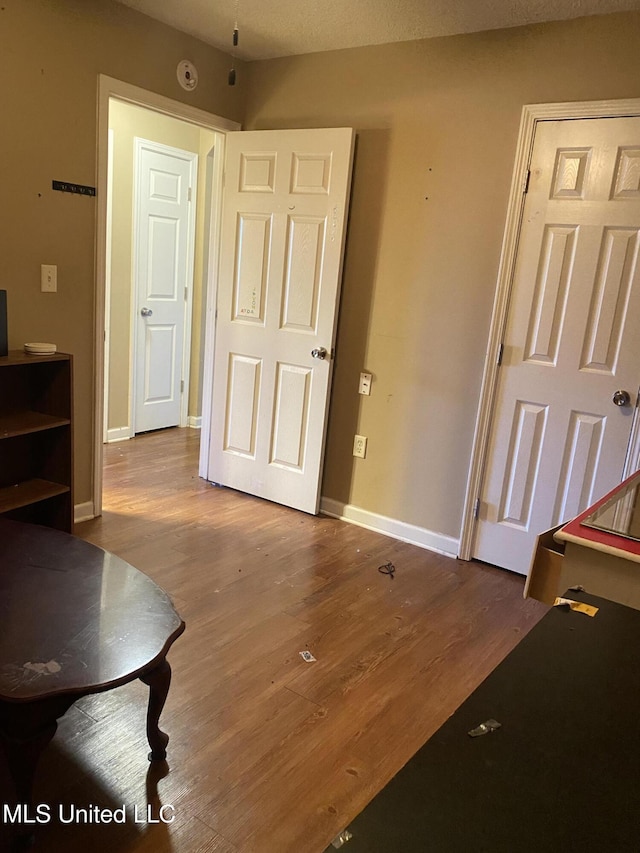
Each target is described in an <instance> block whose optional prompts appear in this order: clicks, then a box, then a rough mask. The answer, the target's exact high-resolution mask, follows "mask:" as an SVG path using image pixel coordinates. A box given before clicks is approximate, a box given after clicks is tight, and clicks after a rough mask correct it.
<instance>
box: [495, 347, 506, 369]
mask: <svg viewBox="0 0 640 853" xmlns="http://www.w3.org/2000/svg"><path fill="white" fill-rule="evenodd" d="M503 355H504V343H502V344H500V346H499V348H498V358H497V361H496V363H497V365H498V367H500V365H501V364H502V356H503Z"/></svg>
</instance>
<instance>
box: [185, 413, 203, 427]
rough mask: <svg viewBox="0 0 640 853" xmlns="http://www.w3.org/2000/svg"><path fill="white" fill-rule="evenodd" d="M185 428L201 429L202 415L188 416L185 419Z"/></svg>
mask: <svg viewBox="0 0 640 853" xmlns="http://www.w3.org/2000/svg"><path fill="white" fill-rule="evenodd" d="M187 426H188V427H191V428H192V429H202V415H197V416H195V415H189V417H188V418H187Z"/></svg>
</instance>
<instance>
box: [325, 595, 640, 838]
mask: <svg viewBox="0 0 640 853" xmlns="http://www.w3.org/2000/svg"><path fill="white" fill-rule="evenodd" d="M568 597H571V598H574V599H578V600H581V601H585V602H588V603H592V604H595V605H596V606H598V607H599V608H600V610H599V611H598V613H597V614H596V616H595V617H593V618H591V617H589V616H585V615H584V614H582V613H576V612H572V611H568V610H566V609H564V608H562V609H561V608H551V610H550V611H549V613H548V614H547V615H546V616H545V617H544V618H543V619H542V620H541V621H540V622H539V623H538V625H536V627H535V628H533V630H532V631H531V632H530V633H529V634H528V635H527V636H526V637H525V638H524V639H523V640H522V641H521V642H520V644H519V645H518V646H517V647H516V648H515V649H514V651H513V652H512V653H511V654H510V655H509V656H508V657H507V658H506V659H505V660H504V661H503V662H502V663H501V664H500V665H499V666H498V667H497V668H496V669H495V670H494V672H493V673H491V675H490V676H489V677H488V678H487V679H486V680H485V681H484V682H483V683H482V684H481V685H480V687H478V689H477V690H476V691H475V692H474V693H473V694H472V695H471V696H470V697H469V699H467V701H466V702H464V703H463V705H461V706H460V708H459V709H458V710H457V711H456V712H455V714H454V715H453V716H452V717H450V718H449V720H447V722H446V723H445V724H444V725H443V726H442V727H441V728H440V729H439V730H438V731H437V732H436V734H435V735H434V736H433V737H432V738H431V739H430V740H429V741H428V742H427V743H426V744H425V746H424V747H422V749H421V750H420V751H419V752H418V753H417V754H416V755H415V756H414V757H413V758H412V759H411V761H409V763H408V764H407V765H406V766H405V767H404V768H403V769H402V770H401V771H400V772H399V773H398V775H397V776H395V777H394V778H393V779H392V780H391V782H390V783H389V784H388V785H387V786H386V788H384V789H383V790H382V791H381V793H380V794H379V795H378V796H377V797H376V798H375V799H374V800H373V801H372V802H371V803H370V804H369V806H367V808H366V809H365V810H364V811H363V812H362V813H361V814H360V815H359V816H358V817H357V818H356V820H355V821H353V823H351V824H350V825H349V830H350V831H351V832H352V833H353V838H352V839H351V840H350V841H349V842H347V843H346V844H345V845H344V850H345V851H346V853H358V851H361V853H365V851H366V853H383V852H384V853H396V851H397V853H429V851H437V853H480V851H482V852H483V853H484V851H487V853H529V851H531V853H534V851H535V853H541V851H545V852H546V851H554V853H555V851H558V853H565V851H598V853H603V852H604V851H612V853H613V852H614V851H615V853H623V851H635V852H636V853H637V851H640V612H638V611H636V610H632V609H630V608H627V607H624V606H622V605H620V604H614V603H613V602H610V601H606V600H604V599H600V598H596V597H595V596H590V595H587V594H585V593H568ZM492 717H493V718H494V719H496V720H498V721H499V722H500V723H502V727H501V728H500V729H499V730H498V731H495V732H491V733H489V734H486V735H483V736H481V737H476V738H471V737H469V735H468V734H467V732H468V731H469V730H470V729H472V728H474V727H476V726H477V725H479V724H480V723H482V722H484V721H485V720H488V719H490V718H492ZM329 849H332V848H329Z"/></svg>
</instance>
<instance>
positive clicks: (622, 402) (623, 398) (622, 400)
mask: <svg viewBox="0 0 640 853" xmlns="http://www.w3.org/2000/svg"><path fill="white" fill-rule="evenodd" d="M611 399H612V400H613V402H614V403H615V404H616V406H628V405H629V404H630V403H631V397H630V396H629V392H628V391H616V392H615V394H614V395H613V397H612V398H611Z"/></svg>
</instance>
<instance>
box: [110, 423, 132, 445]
mask: <svg viewBox="0 0 640 853" xmlns="http://www.w3.org/2000/svg"><path fill="white" fill-rule="evenodd" d="M128 438H131V427H128V426H126V427H115V429H108V430H107V444H111V442H112V441H126V440H127V439H128Z"/></svg>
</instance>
